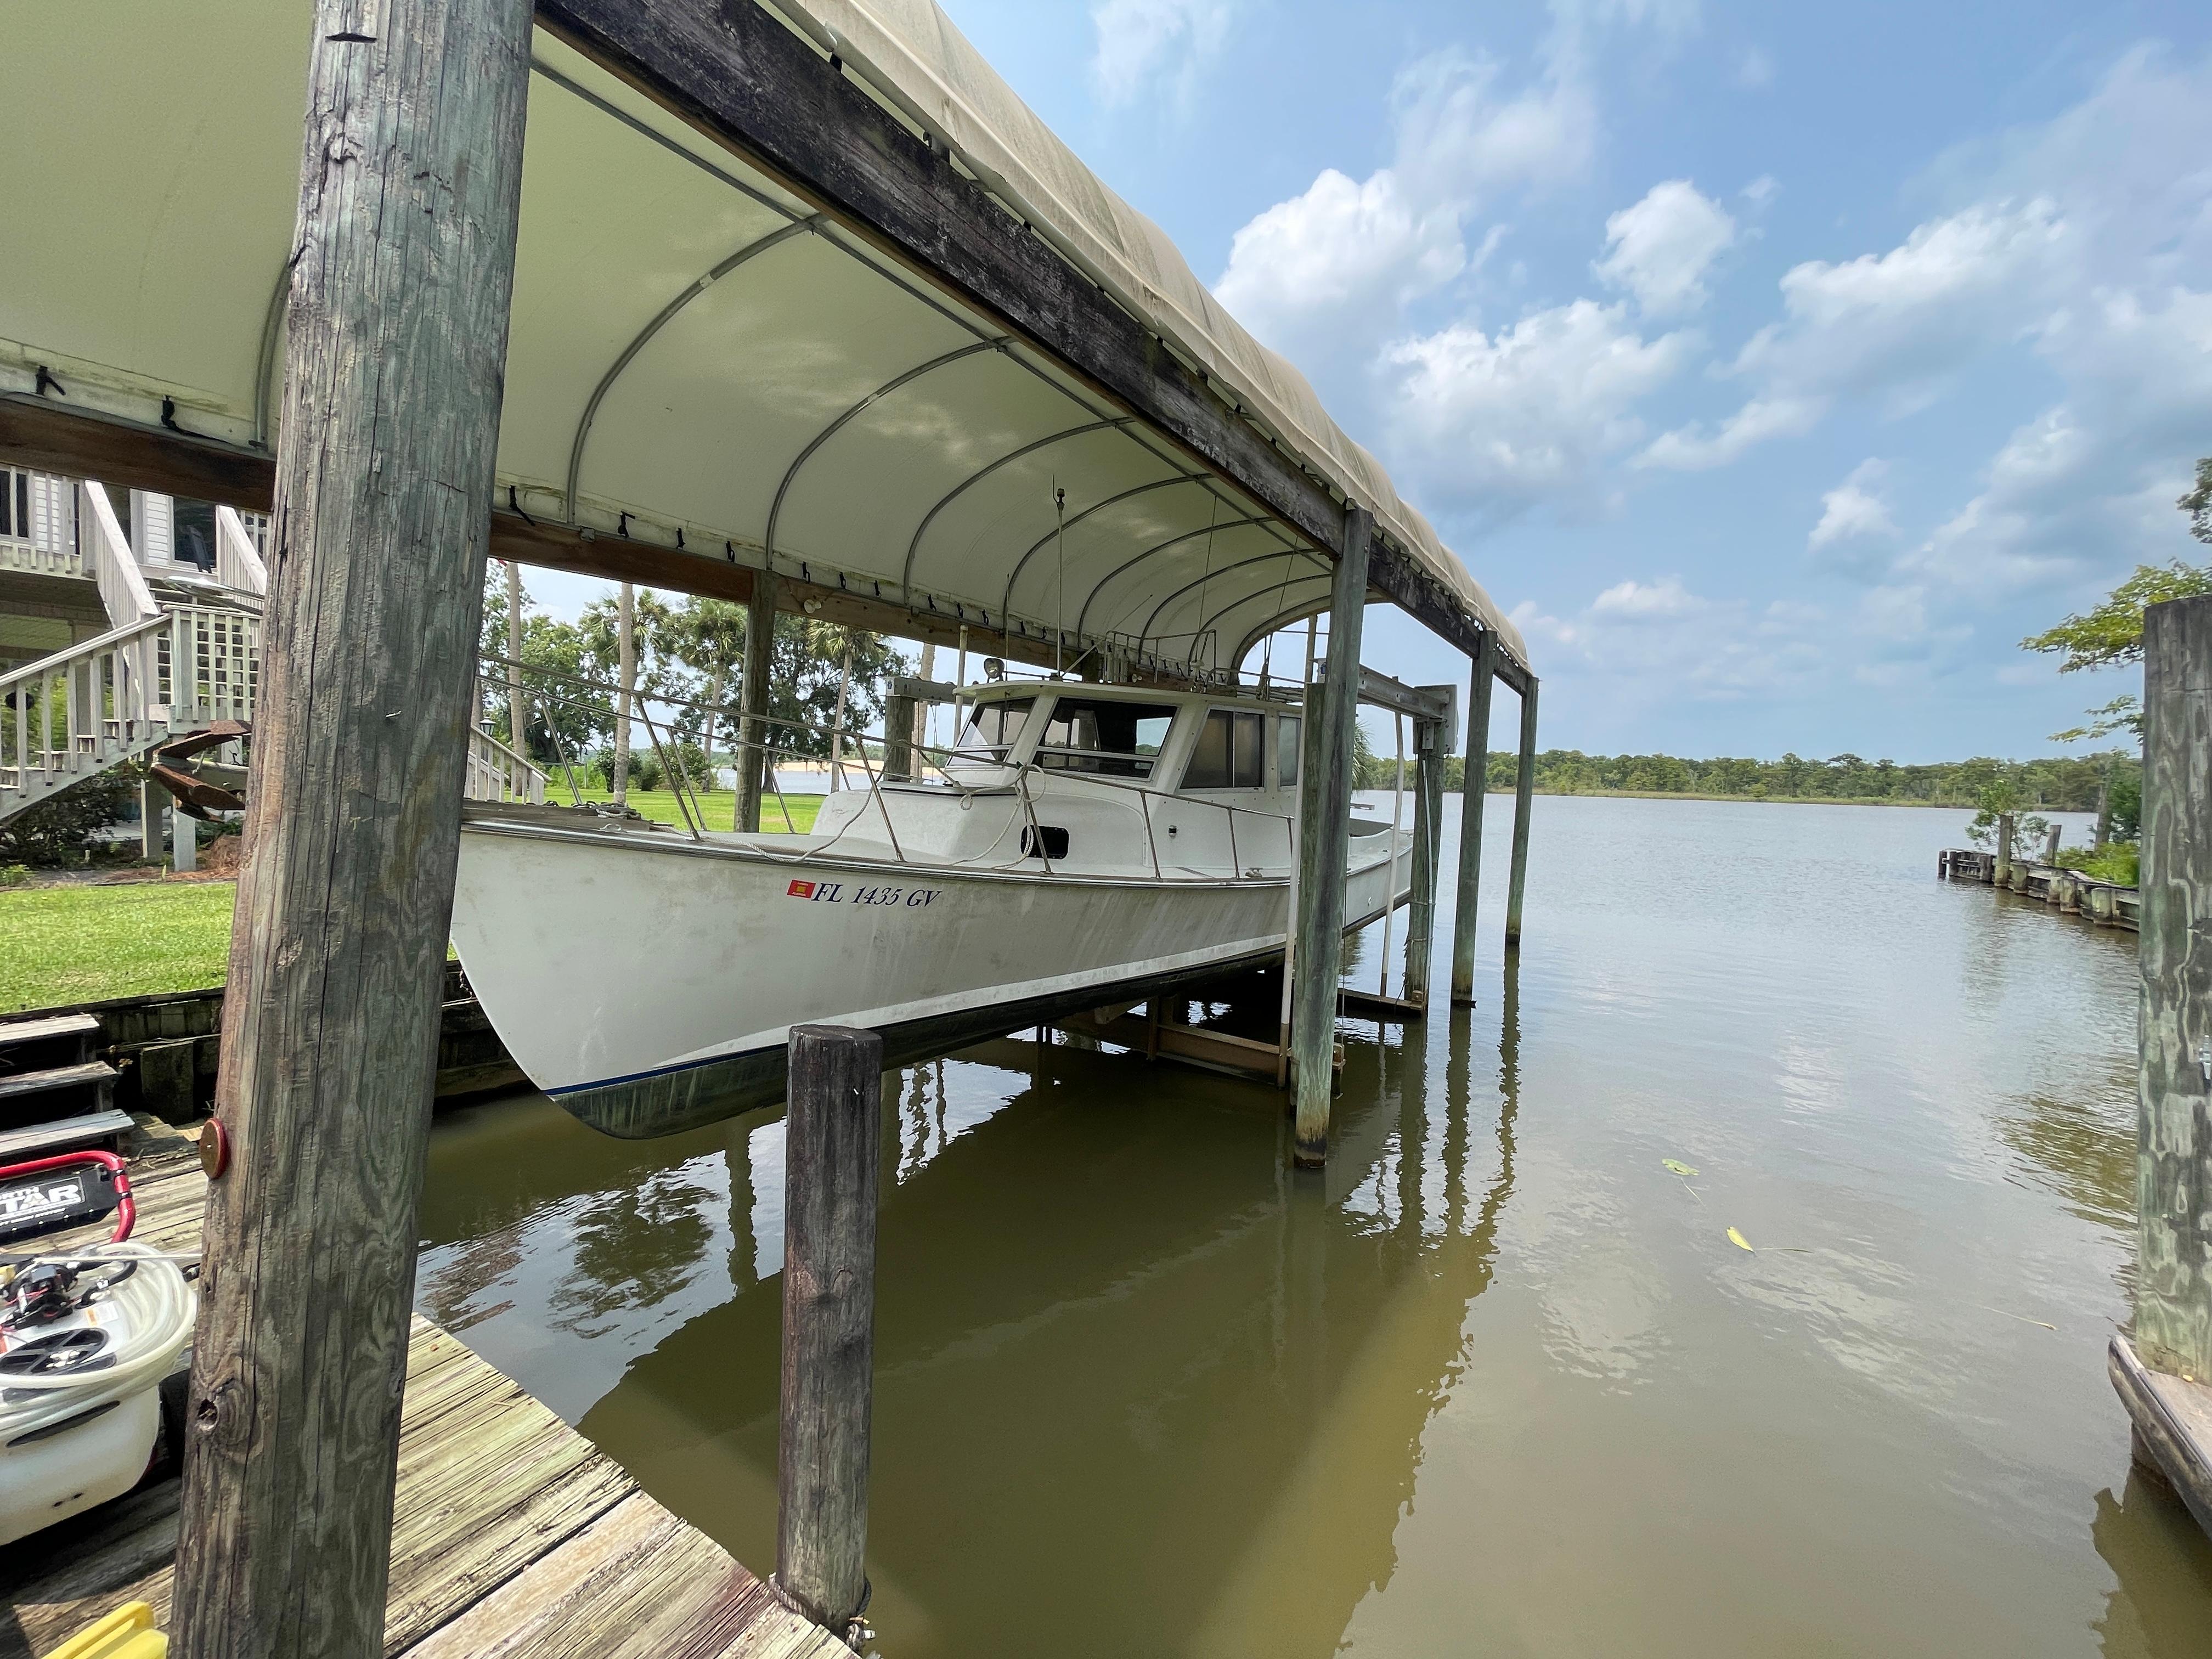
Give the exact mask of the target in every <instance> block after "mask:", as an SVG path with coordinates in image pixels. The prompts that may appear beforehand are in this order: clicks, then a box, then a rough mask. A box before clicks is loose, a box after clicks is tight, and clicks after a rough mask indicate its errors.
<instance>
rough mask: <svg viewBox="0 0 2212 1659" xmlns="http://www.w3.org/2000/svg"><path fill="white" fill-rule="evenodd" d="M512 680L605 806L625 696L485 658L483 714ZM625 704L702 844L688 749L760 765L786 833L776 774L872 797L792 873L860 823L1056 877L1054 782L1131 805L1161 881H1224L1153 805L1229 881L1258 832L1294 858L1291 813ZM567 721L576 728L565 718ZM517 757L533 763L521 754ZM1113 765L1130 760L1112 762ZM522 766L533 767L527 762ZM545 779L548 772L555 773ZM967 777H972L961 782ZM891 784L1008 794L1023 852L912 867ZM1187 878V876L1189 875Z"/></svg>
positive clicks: (740, 718) (566, 770)
mask: <svg viewBox="0 0 2212 1659" xmlns="http://www.w3.org/2000/svg"><path fill="white" fill-rule="evenodd" d="M510 670H513V671H517V672H519V674H520V696H521V698H522V701H523V708H524V725H525V730H526V732H528V733H529V734H530V738H531V743H532V747H533V748H535V747H536V745H537V744H538V742H540V741H542V742H543V743H544V750H545V752H546V754H547V755H548V756H549V757H550V760H551V762H552V765H553V767H555V768H557V769H558V771H559V774H560V776H561V778H562V781H563V782H564V783H565V785H566V787H567V788H568V794H569V799H570V803H571V805H574V806H577V807H590V806H598V805H605V803H600V802H594V801H590V800H587V799H586V797H585V791H584V787H583V786H582V784H581V783H580V781H578V775H577V772H578V767H579V765H580V763H581V762H582V749H583V744H582V743H581V742H580V741H579V738H589V737H591V736H593V735H596V734H597V733H598V732H600V731H603V730H605V731H611V729H612V727H613V726H614V725H615V723H616V722H617V720H619V718H620V715H619V713H618V710H619V709H620V708H621V706H622V703H623V701H624V696H623V691H622V689H621V688H620V687H619V686H617V685H614V684H609V683H608V682H606V681H605V680H600V679H596V678H592V677H591V676H588V675H584V674H578V673H574V672H571V671H568V670H565V669H558V668H554V667H550V666H549V665H545V664H543V663H522V662H516V661H514V660H513V659H509V658H506V657H501V656H494V655H489V654H487V655H485V656H483V658H482V659H480V662H479V665H478V680H479V696H480V697H481V698H483V699H484V702H483V703H480V704H479V706H480V707H483V706H486V705H488V704H489V702H491V701H493V700H495V699H501V698H504V697H506V696H508V695H509V693H510V678H509V671H510ZM627 701H628V702H629V708H630V716H631V718H632V719H633V720H635V721H636V722H637V724H638V725H639V726H642V727H643V728H644V732H645V736H646V740H647V745H648V746H649V748H650V749H651V750H652V752H653V756H654V758H655V760H656V762H657V763H658V764H659V769H660V775H661V777H662V778H663V779H664V780H665V781H666V783H667V785H668V787H669V788H670V791H671V793H672V795H673V796H674V799H675V805H676V810H677V812H678V816H679V817H681V818H682V819H683V824H682V827H683V829H684V830H685V831H686V832H687V833H688V834H689V835H690V837H691V838H692V839H693V840H694V841H704V840H705V838H706V834H707V817H706V811H705V807H704V805H703V804H702V801H701V799H700V795H701V793H702V792H701V790H700V788H699V786H698V783H697V781H695V780H694V779H693V778H692V777H691V775H690V768H689V767H688V766H687V765H686V763H685V760H684V745H685V744H692V745H695V746H696V749H697V750H698V751H699V752H700V754H702V756H703V757H705V761H706V764H707V765H708V766H709V767H712V766H713V765H714V756H715V755H716V753H717V752H718V751H719V752H726V753H729V754H732V755H733V756H734V757H736V760H737V770H738V776H739V777H740V778H742V777H743V775H744V769H745V767H746V766H747V764H748V763H750V764H754V765H763V763H764V765H763V771H764V774H765V778H764V781H765V783H766V785H767V787H768V789H769V792H770V793H772V794H773V795H774V796H775V801H776V805H777V808H778V811H779V813H780V814H781V817H782V819H783V823H784V824H785V825H786V827H787V828H788V827H790V826H792V825H793V824H795V823H796V822H797V820H796V818H795V817H794V816H793V812H792V809H791V803H790V801H789V799H787V797H786V795H785V793H784V789H783V783H782V780H781V777H780V776H779V769H780V763H797V764H801V765H806V764H815V763H821V762H823V760H825V759H827V760H828V761H829V781H830V783H831V787H832V789H833V791H834V790H835V789H836V787H837V786H838V785H839V784H840V783H844V785H845V787H847V788H854V789H865V790H866V793H867V794H868V797H869V801H868V805H867V806H866V807H865V808H863V809H862V811H860V812H856V813H855V814H854V815H853V817H850V818H849V819H848V820H847V821H846V822H845V823H843V824H842V825H840V826H839V827H838V828H837V829H836V831H835V832H833V833H832V834H830V835H829V836H826V837H824V838H823V840H822V841H821V842H818V843H817V844H816V845H814V846H811V847H809V848H803V849H799V850H797V851H795V852H793V853H792V854H777V853H773V852H771V854H770V855H771V856H775V857H784V858H787V859H788V860H789V861H791V862H793V863H803V862H805V861H806V860H809V859H811V858H814V857H817V856H818V855H819V854H823V853H825V852H828V851H829V850H830V849H831V848H834V847H835V846H836V843H837V842H839V841H841V840H842V839H843V837H844V836H846V835H847V834H848V832H850V831H852V830H853V829H854V828H855V827H856V826H858V825H860V824H862V823H870V822H879V823H881V824H882V826H883V829H884V839H885V841H886V842H888V843H889V845H890V850H891V855H892V858H893V859H894V860H895V861H896V862H897V863H900V864H903V865H920V864H925V863H926V864H928V865H930V866H935V867H945V866H967V867H974V868H985V869H1012V868H1018V867H1019V866H1022V865H1024V864H1026V863H1027V862H1028V861H1029V860H1030V859H1032V858H1035V859H1036V860H1038V862H1039V863H1041V864H1042V866H1044V869H1045V872H1046V873H1047V874H1054V873H1056V871H1055V869H1054V860H1053V858H1052V856H1051V854H1050V852H1049V851H1048V846H1047V842H1048V836H1046V835H1045V833H1044V831H1045V829H1046V827H1047V826H1046V825H1045V824H1044V823H1043V821H1042V819H1040V818H1039V817H1038V816H1037V802H1036V793H1035V787H1034V786H1035V784H1036V781H1038V780H1040V779H1042V778H1043V777H1044V776H1046V775H1048V774H1049V775H1051V776H1052V777H1053V778H1054V779H1055V780H1062V779H1079V780H1080V781H1082V783H1083V785H1084V787H1085V788H1086V789H1095V790H1098V791H1102V792H1104V793H1110V794H1115V795H1120V796H1124V797H1128V798H1131V799H1129V802H1128V804H1129V805H1130V806H1131V808H1132V810H1133V815H1134V816H1135V817H1136V819H1137V821H1138V823H1139V824H1140V825H1141V827H1142V829H1143V830H1144V836H1145V848H1146V859H1147V861H1148V862H1149V864H1150V866H1151V869H1152V876H1153V878H1154V879H1156V880H1159V881H1189V882H1192V883H1194V884H1218V882H1219V881H1220V880H1221V879H1222V877H1221V875H1220V873H1219V872H1218V871H1201V870H1197V869H1193V868H1191V867H1190V866H1176V865H1175V864H1173V863H1171V862H1168V861H1165V860H1163V859H1162V858H1161V856H1160V846H1159V838H1158V825H1157V823H1156V822H1155V818H1154V813H1153V809H1154V807H1155V805H1157V804H1159V803H1164V802H1172V803H1173V805H1174V806H1175V807H1176V810H1177V811H1178V812H1183V813H1187V812H1190V811H1199V812H1216V813H1219V814H1220V815H1221V822H1222V823H1223V824H1224V825H1225V829H1226V831H1227V837H1228V842H1229V866H1230V872H1231V879H1258V878H1261V872H1260V870H1259V867H1258V866H1254V868H1253V869H1252V870H1250V871H1249V872H1248V871H1247V870H1246V869H1245V867H1244V863H1243V847H1244V846H1245V845H1247V844H1249V841H1250V838H1251V837H1252V836H1254V835H1255V833H1261V825H1262V824H1264V825H1267V826H1272V827H1273V830H1274V831H1275V832H1277V833H1279V834H1280V835H1281V836H1283V837H1284V838H1285V845H1286V846H1287V847H1289V848H1291V852H1292V854H1293V857H1294V856H1295V851H1296V846H1297V837H1296V823H1295V820H1294V818H1293V817H1292V816H1291V814H1289V813H1287V812H1279V811H1267V810H1266V809H1264V808H1261V807H1255V806H1245V805H1237V804H1236V803H1234V802H1231V801H1221V800H1208V799H1203V798H1201V797H1199V796H1194V795H1182V794H1176V793H1173V792H1171V791H1168V790H1163V789H1158V788H1153V787H1148V785H1147V783H1146V782H1145V781H1139V780H1136V779H1131V778H1121V777H1114V776H1110V775H1106V774H1104V773H1103V772H1093V771H1087V770H1081V769H1076V768H1074V767H1070V766H1066V765H1065V764H1062V765H1051V766H1048V765H1044V764H1042V763H1040V761H1039V759H1038V758H1037V757H1031V758H1030V760H1029V761H1028V762H1026V763H1024V764H1022V765H1021V766H1019V767H1014V766H1011V765H1009V764H1008V763H1006V761H1005V760H1004V759H1003V758H1002V757H1000V755H999V754H998V753H997V752H996V751H994V752H993V753H992V754H991V755H989V756H988V757H984V756H979V755H978V753H977V752H976V751H975V750H973V749H966V750H963V749H962V748H960V747H958V746H957V744H951V745H939V744H926V743H918V742H915V741H913V740H911V738H909V739H908V740H906V741H904V742H902V743H897V744H895V743H893V741H892V740H891V739H890V738H889V737H888V736H887V735H885V734H883V733H875V732H868V731H866V729H864V728H861V727H860V726H858V725H857V724H856V723H855V722H853V721H849V720H848V721H845V722H842V723H839V722H836V721H830V720H811V719H807V718H805V717H803V716H794V715H788V714H758V715H755V714H745V713H744V712H743V711H742V710H740V709H737V708H731V707H729V706H728V705H727V704H724V703H720V702H708V701H704V700H702V699H699V698H695V697H688V696H681V695H679V694H677V693H675V692H671V691H669V690H664V689H659V688H656V687H653V686H649V685H648V686H643V687H640V688H639V689H637V690H633V691H631V692H630V693H629V695H628V698H627ZM656 709H658V710H659V719H657V720H656V719H655V718H654V711H655V710H656ZM564 716H566V717H568V718H565V719H564V718H563V717H564ZM755 725H758V726H761V727H763V728H764V729H763V732H762V734H761V735H760V736H759V737H757V738H756V737H752V736H750V735H748V732H747V728H748V727H749V726H755ZM564 728H565V732H564ZM894 750H896V751H897V752H898V753H899V755H900V757H901V758H902V761H903V763H904V764H905V765H906V767H907V768H908V770H906V771H903V772H902V773H900V774H897V775H891V774H890V772H889V771H888V769H887V768H888V763H889V762H890V757H891V756H892V754H893V752H894ZM1051 756H1052V757H1053V758H1054V759H1060V760H1064V759H1066V758H1069V757H1070V753H1069V751H1066V750H1053V751H1051ZM516 758H517V759H524V758H525V757H520V756H518V757H516ZM1073 758H1081V757H1073ZM1114 758H1123V757H1118V756H1116V757H1114ZM1136 758H1138V759H1140V760H1142V759H1147V758H1152V757H1136ZM856 762H857V764H858V769H859V770H860V773H861V775H862V777H863V779H864V780H865V782H864V783H860V784H858V785H855V784H852V783H849V782H845V774H846V773H847V772H848V769H850V768H852V767H853V765H854V763H856ZM526 763H527V762H526ZM549 772H550V769H549ZM963 773H964V774H966V775H964V776H963V775H962V774H963ZM978 773H981V774H984V776H982V777H980V778H979V777H978V776H976V774H978ZM892 786H896V787H897V788H898V789H899V790H900V791H902V792H904V791H912V790H916V789H922V790H931V789H940V788H941V789H944V790H945V791H947V792H948V793H952V794H956V795H957V796H959V797H962V798H963V799H968V798H979V797H986V796H994V795H999V794H1012V795H1013V796H1015V797H1016V799H1017V800H1018V811H1017V812H1016V813H1014V814H1013V815H1011V816H1010V817H1009V819H1008V824H1007V829H1012V828H1014V827H1016V826H1017V825H1018V826H1019V827H1021V828H1024V829H1026V830H1027V831H1028V833H1027V834H1026V835H1024V836H1019V837H1018V838H1017V846H1018V851H1017V852H1015V853H1014V854H1013V855H1012V857H1009V858H1006V859H1003V860H1001V861H1000V862H998V863H995V864H992V863H986V862H984V860H988V859H990V858H991V857H993V855H994V854H997V853H998V852H999V850H1000V848H1001V846H1003V844H1004V843H1005V842H1006V830H1005V829H1002V830H1001V832H1000V836H998V837H997V838H996V839H995V840H994V842H993V843H992V845H991V846H990V847H987V848H984V849H983V850H982V852H981V853H979V854H972V855H970V856H969V857H967V858H963V859H957V860H948V859H943V858H929V859H921V858H914V857H909V856H908V854H907V851H906V849H905V848H903V847H902V845H901V843H900V841H899V835H898V826H897V824H896V822H895V821H894V818H893V815H892V812H891V809H890V803H889V801H888V800H887V799H885V797H886V794H887V793H890V791H891V787H892ZM542 798H543V797H542V795H541V797H540V799H542ZM1239 820H1243V823H1244V830H1243V839H1242V840H1240V837H1239V833H1238V822H1239ZM1186 871H1187V872H1188V873H1182V872H1186Z"/></svg>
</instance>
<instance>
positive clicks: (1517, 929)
mask: <svg viewBox="0 0 2212 1659" xmlns="http://www.w3.org/2000/svg"><path fill="white" fill-rule="evenodd" d="M1535 798H1536V677H1535V676H1534V674H1531V675H1529V676H1528V681H1527V683H1526V684H1524V685H1522V688H1521V769H1520V772H1519V774H1518V775H1517V776H1516V779H1515V781H1514V785H1513V873H1512V876H1511V878H1510V879H1509V881H1508V882H1507V884H1506V889H1505V943H1506V945H1508V946H1509V947H1513V948H1518V946H1519V945H1520V943H1521V900H1522V895H1523V894H1524V893H1526V892H1527V890H1528V815H1529V812H1530V811H1532V810H1533V809H1534V805H1535Z"/></svg>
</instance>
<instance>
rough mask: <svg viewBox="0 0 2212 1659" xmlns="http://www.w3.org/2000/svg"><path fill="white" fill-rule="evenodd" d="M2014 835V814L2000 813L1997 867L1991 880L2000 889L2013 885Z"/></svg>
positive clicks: (1998, 818)
mask: <svg viewBox="0 0 2212 1659" xmlns="http://www.w3.org/2000/svg"><path fill="white" fill-rule="evenodd" d="M2014 834H2015V830H2014V828H2013V816H2012V814H2011V813H2009V812H2000V813H1998V814H1997V859H1996V870H1995V873H1993V874H1992V875H1991V876H1990V881H1991V882H1992V883H1993V884H1996V886H1999V887H2009V886H2011V885H2012V838H2013V836H2014Z"/></svg>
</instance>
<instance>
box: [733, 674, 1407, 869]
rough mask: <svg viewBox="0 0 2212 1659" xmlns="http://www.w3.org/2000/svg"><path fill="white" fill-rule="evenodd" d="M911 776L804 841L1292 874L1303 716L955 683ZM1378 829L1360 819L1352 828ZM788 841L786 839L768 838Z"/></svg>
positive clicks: (1092, 864) (1214, 692) (1088, 691)
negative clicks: (943, 731)
mask: <svg viewBox="0 0 2212 1659" xmlns="http://www.w3.org/2000/svg"><path fill="white" fill-rule="evenodd" d="M957 726H958V733H959V735H958V737H957V739H956V740H955V742H954V744H953V746H952V747H951V749H949V750H930V751H927V757H928V758H927V763H921V764H918V765H917V768H916V770H917V771H918V772H919V773H920V774H921V775H919V776H915V777H912V778H906V779H899V780H896V781H889V782H885V783H884V784H882V785H880V786H879V787H874V788H870V787H866V785H865V784H864V785H863V787H860V788H855V789H848V790H845V791H842V792H840V793H836V794H833V795H832V796H830V798H829V799H828V800H827V801H825V802H824V803H823V807H822V811H821V814H820V816H819V817H817V820H816V822H815V828H814V834H813V836H811V837H810V838H809V839H811V840H813V841H814V842H816V843H817V845H819V846H820V847H822V848H824V849H825V850H826V849H828V848H830V847H831V846H836V848H839V850H841V851H843V852H847V853H850V852H852V851H854V850H856V846H855V843H856V842H879V841H880V842H885V843H886V848H885V850H887V851H888V850H890V847H889V845H888V843H889V842H890V841H892V840H893V839H894V838H895V839H896V843H897V856H900V857H902V858H903V859H905V860H915V859H917V858H920V859H926V860H943V861H945V862H948V863H953V864H962V865H973V866H979V867H984V868H989V867H1004V868H1008V869H1029V870H1033V871H1037V872H1050V873H1053V874H1067V875H1094V874H1095V875H1106V876H1115V877H1122V878H1127V877H1130V876H1139V877H1141V876H1147V875H1152V874H1158V876H1159V877H1161V878H1164V879H1178V880H1188V879H1192V878H1213V879H1218V880H1240V879H1241V880H1267V881H1278V880H1283V879H1286V878H1288V875H1289V873H1290V866H1291V822H1292V820H1293V819H1294V818H1295V817H1296V816H1297V784H1298V769H1299V764H1300V755H1301V752H1302V749H1303V732H1304V725H1303V714H1302V712H1301V710H1300V708H1299V707H1298V705H1297V704H1295V703H1291V702H1286V701H1285V700H1284V699H1282V698H1280V697H1279V696H1275V697H1268V696H1255V695H1254V694H1252V693H1250V692H1245V691H1237V690H1228V689H1222V688H1215V689H1211V690H1188V691H1186V690H1166V689H1163V688H1161V687H1158V686H1150V685H1099V684H1089V683H1087V682H1081V681H1052V680H1047V681H1016V680H1008V681H1000V682H995V683H993V684H985V685H976V686H969V687H965V688H963V690H961V692H960V694H959V701H958V720H957ZM1370 828H1371V829H1372V830H1375V831H1382V832H1384V833H1387V830H1388V826H1387V825H1381V824H1377V825H1373V826H1364V825H1360V824H1357V823H1356V824H1355V826H1354V833H1355V834H1358V833H1360V832H1361V831H1362V830H1363V829H1370ZM776 839H777V841H778V842H782V843H784V844H788V838H787V837H777V838H776Z"/></svg>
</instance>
